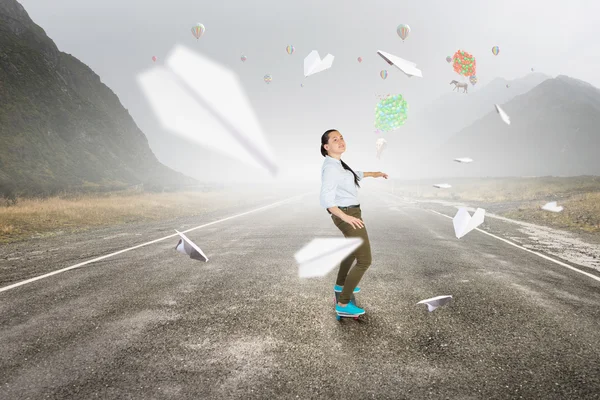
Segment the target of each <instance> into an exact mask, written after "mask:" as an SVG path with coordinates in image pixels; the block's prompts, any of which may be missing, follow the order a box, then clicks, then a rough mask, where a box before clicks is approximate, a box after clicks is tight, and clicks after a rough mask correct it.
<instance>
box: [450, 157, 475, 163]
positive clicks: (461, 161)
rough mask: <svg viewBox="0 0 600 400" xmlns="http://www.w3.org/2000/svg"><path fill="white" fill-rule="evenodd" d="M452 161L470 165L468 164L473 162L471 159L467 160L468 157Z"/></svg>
mask: <svg viewBox="0 0 600 400" xmlns="http://www.w3.org/2000/svg"><path fill="white" fill-rule="evenodd" d="M454 161H456V162H459V163H470V162H473V159H472V158H468V157H463V158H455V159H454Z"/></svg>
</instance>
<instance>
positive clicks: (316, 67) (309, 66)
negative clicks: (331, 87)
mask: <svg viewBox="0 0 600 400" xmlns="http://www.w3.org/2000/svg"><path fill="white" fill-rule="evenodd" d="M333 58H334V57H333V56H332V55H331V54H327V55H326V56H325V57H324V58H323V60H321V57H319V53H318V52H317V51H316V50H313V51H311V52H310V54H309V55H307V56H306V58H304V76H305V77H306V76H310V75H313V74H316V73H317V72H321V71H325V70H326V69H328V68H331V66H332V65H333Z"/></svg>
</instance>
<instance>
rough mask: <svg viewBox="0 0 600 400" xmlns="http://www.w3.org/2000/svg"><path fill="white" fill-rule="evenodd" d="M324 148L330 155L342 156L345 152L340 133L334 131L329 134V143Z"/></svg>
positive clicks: (344, 143) (344, 144)
mask: <svg viewBox="0 0 600 400" xmlns="http://www.w3.org/2000/svg"><path fill="white" fill-rule="evenodd" d="M324 147H325V150H327V151H328V152H329V153H330V154H342V153H343V152H344V151H346V142H345V141H344V137H343V136H342V134H341V133H339V132H338V131H334V132H331V133H330V134H329V141H328V142H327V144H326V145H325V146H324Z"/></svg>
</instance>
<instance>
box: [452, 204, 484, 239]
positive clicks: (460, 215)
mask: <svg viewBox="0 0 600 400" xmlns="http://www.w3.org/2000/svg"><path fill="white" fill-rule="evenodd" d="M484 217H485V210H484V209H483V208H478V209H477V210H475V214H473V216H472V217H471V216H470V215H469V212H468V211H467V209H466V208H464V207H461V208H460V209H459V210H458V212H457V213H456V215H455V216H454V218H453V219H452V224H453V225H454V233H455V234H456V237H457V238H458V239H460V238H461V237H463V236H465V235H466V234H467V233H469V232H471V231H472V230H473V229H475V228H477V227H478V226H479V225H481V224H483V219H484Z"/></svg>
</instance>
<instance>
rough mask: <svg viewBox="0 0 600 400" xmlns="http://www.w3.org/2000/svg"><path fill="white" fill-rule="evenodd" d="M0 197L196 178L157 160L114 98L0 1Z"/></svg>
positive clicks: (14, 5) (13, 5)
mask: <svg viewBox="0 0 600 400" xmlns="http://www.w3.org/2000/svg"><path fill="white" fill-rule="evenodd" d="M0 142H1V144H2V145H1V146H0V195H7V194H10V193H12V194H14V193H19V194H24V195H34V194H50V193H55V192H57V191H64V190H76V189H81V188H84V189H96V190H98V189H100V190H102V189H106V188H109V189H110V188H120V187H125V186H129V185H137V184H141V183H143V184H145V187H149V186H150V187H158V188H161V187H162V188H165V187H170V188H172V187H177V186H182V185H188V184H195V183H197V182H196V181H195V180H193V179H192V178H188V177H186V176H184V175H183V174H180V173H178V172H175V171H173V170H171V169H169V168H167V167H166V166H164V165H162V164H161V163H160V162H159V161H158V160H157V158H156V157H155V155H154V154H153V153H152V151H151V150H150V147H149V145H148V140H147V139H146V136H145V135H144V134H143V133H142V132H141V130H140V129H139V128H138V127H137V125H136V124H135V122H134V121H133V118H132V117H131V115H129V113H128V111H127V110H126V109H125V108H124V107H123V105H122V104H121V103H120V101H119V99H118V97H117V96H116V95H115V94H114V93H113V92H112V91H111V90H110V89H109V88H108V87H107V86H106V85H104V84H103V83H102V82H101V81H100V77H99V76H98V75H96V74H95V73H94V72H93V71H92V70H91V69H90V68H89V67H88V66H86V65H85V64H83V63H82V62H80V61H79V60H77V59H76V58H75V57H73V56H72V55H70V54H65V53H62V52H60V51H59V50H58V48H57V47H56V45H55V44H54V42H53V41H52V40H51V39H50V38H48V36H47V35H46V33H45V32H44V30H43V29H42V28H40V27H39V26H37V25H36V24H35V23H34V22H33V21H32V20H31V19H30V18H29V15H28V14H27V12H26V11H25V9H24V8H23V6H21V4H19V3H18V2H16V1H15V0H0Z"/></svg>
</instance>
